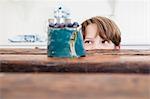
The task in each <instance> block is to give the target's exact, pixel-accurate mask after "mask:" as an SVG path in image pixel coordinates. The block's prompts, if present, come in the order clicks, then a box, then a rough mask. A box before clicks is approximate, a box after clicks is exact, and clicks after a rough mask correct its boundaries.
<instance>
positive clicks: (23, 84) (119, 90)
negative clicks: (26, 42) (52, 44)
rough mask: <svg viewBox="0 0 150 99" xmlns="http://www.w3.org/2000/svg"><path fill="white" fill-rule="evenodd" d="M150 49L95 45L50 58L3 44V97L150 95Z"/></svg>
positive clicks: (126, 98) (117, 98)
mask: <svg viewBox="0 0 150 99" xmlns="http://www.w3.org/2000/svg"><path fill="white" fill-rule="evenodd" d="M149 73H150V51H149V50H94V51H88V52H87V56H86V57H81V58H49V57H47V55H46V50H45V49H0V99H150V76H149Z"/></svg>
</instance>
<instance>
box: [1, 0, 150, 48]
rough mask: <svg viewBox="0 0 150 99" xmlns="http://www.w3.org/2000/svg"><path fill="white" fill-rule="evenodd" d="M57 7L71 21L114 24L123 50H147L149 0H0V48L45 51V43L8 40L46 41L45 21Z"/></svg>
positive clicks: (149, 15)
mask: <svg viewBox="0 0 150 99" xmlns="http://www.w3.org/2000/svg"><path fill="white" fill-rule="evenodd" d="M59 5H63V6H65V7H66V8H67V9H69V11H70V13H71V16H70V18H71V19H72V21H77V22H79V23H82V22H83V21H84V20H85V19H87V18H90V17H93V16H106V17H108V18H110V19H112V20H114V21H115V22H116V23H117V25H118V26H119V28H120V30H121V33H122V35H121V36H122V42H121V45H122V48H134V49H150V27H149V26H150V11H149V10H150V1H149V0H0V47H5V48H7V47H12V48H14V47H15V48H16V47H24V48H29V47H42V48H46V46H47V41H44V40H43V41H41V42H26V43H25V42H24V43H23V42H10V41H9V39H10V38H12V37H14V36H17V35H39V36H40V37H41V38H42V39H46V38H47V27H48V19H49V18H53V11H54V8H55V7H56V6H59ZM126 46H128V47H126ZM133 46H134V47H133Z"/></svg>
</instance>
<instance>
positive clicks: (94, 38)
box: [84, 23, 115, 50]
mask: <svg viewBox="0 0 150 99" xmlns="http://www.w3.org/2000/svg"><path fill="white" fill-rule="evenodd" d="M85 34H86V35H85V39H84V48H85V50H93V49H114V48H115V47H114V44H113V43H112V42H111V41H110V42H107V41H104V40H103V39H102V38H101V37H100V36H99V35H98V28H97V25H96V24H94V23H93V24H89V25H88V26H87V27H86V29H85Z"/></svg>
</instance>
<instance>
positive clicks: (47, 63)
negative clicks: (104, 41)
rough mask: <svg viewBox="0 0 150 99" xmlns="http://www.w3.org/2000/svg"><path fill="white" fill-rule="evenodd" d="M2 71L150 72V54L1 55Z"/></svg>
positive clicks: (0, 67)
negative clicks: (56, 56)
mask: <svg viewBox="0 0 150 99" xmlns="http://www.w3.org/2000/svg"><path fill="white" fill-rule="evenodd" d="M0 71H1V72H87V73H88V72H106V73H109V72H110V73H150V56H112V55H95V56H88V57H82V58H75V59H72V58H70V59H69V58H49V57H47V56H46V55H1V56H0Z"/></svg>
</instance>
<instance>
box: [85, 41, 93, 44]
mask: <svg viewBox="0 0 150 99" xmlns="http://www.w3.org/2000/svg"><path fill="white" fill-rule="evenodd" d="M84 43H87V44H92V41H85V42H84Z"/></svg>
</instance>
